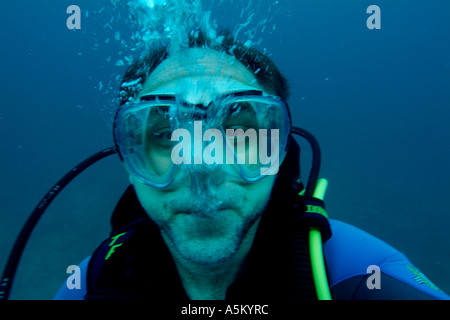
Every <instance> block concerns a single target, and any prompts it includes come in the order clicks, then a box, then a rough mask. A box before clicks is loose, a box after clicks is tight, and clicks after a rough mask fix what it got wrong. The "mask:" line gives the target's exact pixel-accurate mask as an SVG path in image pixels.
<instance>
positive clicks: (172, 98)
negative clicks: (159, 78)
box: [140, 90, 263, 106]
mask: <svg viewBox="0 0 450 320" xmlns="http://www.w3.org/2000/svg"><path fill="white" fill-rule="evenodd" d="M262 95H263V92H262V91H261V90H244V91H237V92H231V93H226V94H224V95H222V96H221V98H227V97H243V96H262ZM140 100H141V101H156V100H165V101H167V100H169V101H175V100H176V98H175V95H171V94H156V95H155V94H148V95H144V96H142V97H141V98H140ZM202 106H203V105H202Z"/></svg>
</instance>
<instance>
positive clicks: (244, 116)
mask: <svg viewBox="0 0 450 320" xmlns="http://www.w3.org/2000/svg"><path fill="white" fill-rule="evenodd" d="M224 128H225V129H235V130H236V129H242V130H244V131H247V129H258V121H257V116H256V113H255V110H254V109H253V108H252V106H251V105H250V104H249V103H242V102H241V103H235V104H233V105H232V106H231V107H230V109H229V113H228V116H227V118H226V119H225V121H224Z"/></svg>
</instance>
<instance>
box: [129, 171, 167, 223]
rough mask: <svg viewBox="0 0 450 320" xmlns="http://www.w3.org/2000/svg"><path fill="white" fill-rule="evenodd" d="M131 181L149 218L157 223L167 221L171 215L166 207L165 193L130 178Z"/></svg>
mask: <svg viewBox="0 0 450 320" xmlns="http://www.w3.org/2000/svg"><path fill="white" fill-rule="evenodd" d="M130 181H131V183H132V184H133V186H134V189H135V190H136V195H137V197H138V199H139V202H140V203H141V206H142V207H143V208H144V210H145V212H147V214H148V215H149V217H150V218H151V219H152V220H153V221H155V222H157V221H158V222H159V221H164V220H167V219H168V218H169V213H168V212H167V210H166V208H165V206H164V203H165V202H164V198H165V192H162V191H160V190H157V189H155V188H153V187H150V186H147V185H145V184H143V183H141V182H139V181H136V180H135V179H134V178H133V177H130Z"/></svg>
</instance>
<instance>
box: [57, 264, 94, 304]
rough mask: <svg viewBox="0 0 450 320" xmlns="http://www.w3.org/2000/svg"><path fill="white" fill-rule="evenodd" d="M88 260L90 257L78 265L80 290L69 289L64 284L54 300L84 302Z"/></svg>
mask: <svg viewBox="0 0 450 320" xmlns="http://www.w3.org/2000/svg"><path fill="white" fill-rule="evenodd" d="M90 259H91V257H87V258H86V259H84V260H83V261H82V262H81V263H80V264H79V265H78V267H79V268H80V282H81V286H80V289H69V288H68V287H67V284H66V282H64V283H63V285H62V286H61V288H60V289H59V290H58V292H57V293H56V295H55V297H54V298H53V299H54V300H84V296H85V295H86V293H87V272H88V265H89V261H90Z"/></svg>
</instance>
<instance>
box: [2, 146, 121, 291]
mask: <svg viewBox="0 0 450 320" xmlns="http://www.w3.org/2000/svg"><path fill="white" fill-rule="evenodd" d="M116 152H117V148H116V147H113V148H108V149H105V150H103V151H100V152H97V153H96V154H94V155H92V156H91V157H89V158H87V159H86V160H84V161H83V162H81V163H80V164H78V165H77V166H76V167H74V168H73V169H72V170H70V171H69V172H68V173H67V174H66V175H65V176H64V177H63V178H62V179H61V180H59V181H58V183H57V184H55V185H54V186H53V188H51V189H50V191H49V192H47V194H46V195H45V196H44V197H43V198H42V200H41V201H40V202H39V204H38V205H37V206H36V208H35V209H34V211H33V212H32V213H31V215H30V217H29V218H28V220H27V222H26V223H25V225H24V226H23V228H22V231H21V232H20V234H19V236H18V237H17V239H16V242H15V244H14V247H13V249H12V250H11V253H10V255H9V259H8V262H7V264H6V267H5V269H4V271H3V276H2V281H1V283H0V300H7V299H8V297H9V293H10V291H11V287H12V282H13V280H14V276H15V274H16V270H17V266H18V264H19V260H20V258H21V256H22V253H23V250H24V248H25V245H26V244H27V241H28V239H29V237H30V235H31V232H32V231H33V229H34V227H35V226H36V224H37V223H38V221H39V219H40V218H41V216H42V214H43V213H44V211H45V210H46V209H47V207H48V206H49V205H50V203H51V202H52V201H53V199H55V197H56V196H57V195H58V194H59V193H60V192H61V190H62V189H64V187H65V186H66V185H67V184H68V183H69V182H71V181H72V180H73V179H74V178H75V177H76V176H78V175H79V174H80V173H81V172H83V171H84V170H85V169H87V168H88V167H89V166H91V165H92V164H94V163H95V162H97V161H99V160H101V159H103V158H105V157H107V156H109V155H112V154H114V153H116Z"/></svg>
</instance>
